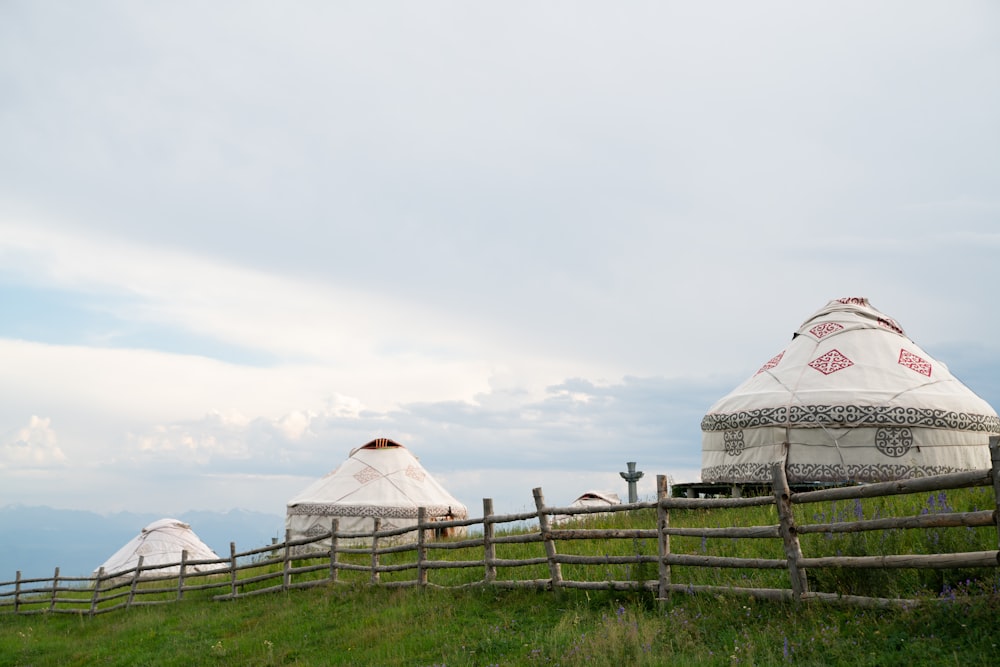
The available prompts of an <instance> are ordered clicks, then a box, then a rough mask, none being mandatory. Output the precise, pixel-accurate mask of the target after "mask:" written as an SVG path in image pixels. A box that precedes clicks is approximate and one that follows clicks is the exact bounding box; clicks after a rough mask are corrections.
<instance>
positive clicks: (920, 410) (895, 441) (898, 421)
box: [701, 297, 1000, 482]
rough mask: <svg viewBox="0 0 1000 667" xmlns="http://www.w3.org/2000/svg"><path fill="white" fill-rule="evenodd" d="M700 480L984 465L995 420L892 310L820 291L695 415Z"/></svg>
mask: <svg viewBox="0 0 1000 667" xmlns="http://www.w3.org/2000/svg"><path fill="white" fill-rule="evenodd" d="M701 429H702V481H705V482H769V481H771V467H772V465H773V464H774V463H778V462H784V463H785V471H786V474H787V476H788V480H789V481H790V482H812V481H824V482H842V481H854V482H875V481H886V480H894V479H904V478H908V477H919V476H924V475H934V474H942V473H947V472H955V471H959V470H972V469H982V468H988V467H989V466H990V455H989V436H990V435H996V434H998V433H1000V419H998V417H997V413H996V412H995V411H994V409H993V408H992V407H990V405H989V404H987V403H986V402H985V401H984V400H983V399H981V398H980V397H979V396H977V395H976V394H975V393H973V392H972V390H970V389H969V388H968V387H966V386H965V385H963V384H962V383H961V382H960V381H959V380H957V379H956V378H955V377H954V376H952V374H951V373H950V372H949V371H948V368H947V367H946V366H945V365H944V364H943V363H941V362H940V361H938V360H936V359H933V358H932V357H931V356H930V355H929V354H927V352H925V351H924V350H922V349H921V348H920V347H919V346H918V345H917V344H916V343H914V342H913V341H912V340H910V339H909V338H908V337H907V336H906V334H905V333H904V331H903V329H902V327H900V326H899V324H898V323H896V322H895V321H894V320H893V319H892V318H890V317H887V316H886V315H884V314H883V313H881V312H879V311H878V310H876V309H875V308H874V307H872V305H871V304H869V303H868V300H867V299H865V298H861V297H856V298H845V299H837V300H834V301H831V302H829V303H828V304H827V305H826V306H825V307H824V308H822V309H821V310H820V311H819V312H817V313H816V314H814V315H813V316H812V317H810V318H809V319H808V320H806V321H805V323H804V324H803V325H802V326H801V327H799V329H798V331H796V332H795V334H794V336H793V337H792V340H791V342H790V343H789V344H788V345H787V347H785V349H784V350H782V351H781V352H779V353H778V354H777V355H775V356H774V357H773V358H772V359H771V360H770V361H768V362H767V363H765V364H764V365H763V366H762V367H761V368H760V369H759V370H758V371H757V372H756V373H755V374H754V375H753V377H751V378H750V379H748V380H746V381H745V382H744V383H743V384H741V385H740V386H738V387H737V388H736V389H734V390H733V391H732V392H731V393H729V394H728V395H727V396H725V397H723V398H722V399H721V400H719V401H718V402H717V403H716V404H715V405H713V406H712V407H711V408H710V409H709V411H708V414H707V415H705V418H704V419H703V420H702V423H701Z"/></svg>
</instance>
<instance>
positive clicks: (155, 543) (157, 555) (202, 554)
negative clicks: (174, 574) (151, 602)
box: [95, 518, 219, 574]
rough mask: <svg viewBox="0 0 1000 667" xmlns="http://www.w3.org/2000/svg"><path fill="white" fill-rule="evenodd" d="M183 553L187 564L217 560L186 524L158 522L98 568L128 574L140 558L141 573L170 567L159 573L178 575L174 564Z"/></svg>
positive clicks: (107, 571)
mask: <svg viewBox="0 0 1000 667" xmlns="http://www.w3.org/2000/svg"><path fill="white" fill-rule="evenodd" d="M184 551H187V559H188V560H213V559H217V558H218V557H219V556H218V555H217V554H216V553H215V552H214V551H212V549H211V548H210V547H209V546H208V545H207V544H205V543H204V542H202V541H201V539H200V538H199V537H198V536H197V535H196V534H195V532H194V531H193V530H192V529H191V526H190V525H189V524H187V523H184V522H183V521H180V520H178V519H170V518H165V519H158V520H157V521H154V522H153V523H151V524H149V525H148V526H146V527H145V528H143V529H142V530H141V531H140V532H139V534H138V535H136V536H135V537H133V538H132V539H131V540H129V541H128V542H126V543H125V545H124V546H122V548H120V549H119V550H118V551H116V552H115V553H114V554H112V555H111V556H110V557H109V558H108V559H107V560H106V561H104V563H103V564H102V565H101V567H103V568H104V571H105V573H107V574H113V573H115V572H122V571H124V570H130V569H132V568H135V567H136V566H137V565H138V564H139V556H142V557H143V559H142V566H143V570H145V569H146V568H148V567H152V566H157V565H167V564H173V565H174V566H173V567H170V568H160V569H159V573H160V574H164V573H167V572H171V571H174V570H177V571H180V567H179V566H177V565H176V564H177V563H179V562H180V560H181V555H182V553H183V552H184ZM97 571H98V570H95V572H97ZM192 571H198V568H197V567H193V568H192Z"/></svg>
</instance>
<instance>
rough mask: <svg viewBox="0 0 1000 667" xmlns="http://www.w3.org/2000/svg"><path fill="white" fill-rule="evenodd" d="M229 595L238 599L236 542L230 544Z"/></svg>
mask: <svg viewBox="0 0 1000 667" xmlns="http://www.w3.org/2000/svg"><path fill="white" fill-rule="evenodd" d="M229 573H230V574H229V577H230V578H229V586H230V591H229V594H230V595H231V596H232V598H233V599H234V600H235V599H236V542H230V543H229Z"/></svg>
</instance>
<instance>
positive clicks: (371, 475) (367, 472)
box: [354, 466, 382, 484]
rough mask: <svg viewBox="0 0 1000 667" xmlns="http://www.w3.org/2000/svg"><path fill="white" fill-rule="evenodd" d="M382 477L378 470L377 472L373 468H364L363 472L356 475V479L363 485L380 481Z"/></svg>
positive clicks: (360, 471)
mask: <svg viewBox="0 0 1000 667" xmlns="http://www.w3.org/2000/svg"><path fill="white" fill-rule="evenodd" d="M381 476H382V474H381V473H380V472H379V471H378V470H375V468H372V467H371V466H367V467H364V468H362V469H361V470H359V471H357V472H356V473H354V479H356V480H358V481H359V482H361V483H362V484H367V483H368V482H370V481H372V480H373V479H378V478H379V477H381Z"/></svg>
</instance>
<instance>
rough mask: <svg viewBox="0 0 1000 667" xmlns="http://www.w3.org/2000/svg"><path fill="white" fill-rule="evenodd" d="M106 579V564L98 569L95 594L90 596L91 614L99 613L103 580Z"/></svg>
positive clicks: (95, 579)
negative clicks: (98, 603)
mask: <svg viewBox="0 0 1000 667" xmlns="http://www.w3.org/2000/svg"><path fill="white" fill-rule="evenodd" d="M103 579H104V566H103V565H102V566H101V567H100V568H98V570H97V577H95V578H94V595H93V597H91V598H90V615H91V616H93V615H95V614H96V613H97V602H98V600H99V599H100V597H101V580H103Z"/></svg>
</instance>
